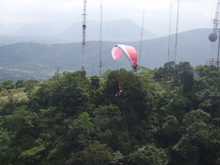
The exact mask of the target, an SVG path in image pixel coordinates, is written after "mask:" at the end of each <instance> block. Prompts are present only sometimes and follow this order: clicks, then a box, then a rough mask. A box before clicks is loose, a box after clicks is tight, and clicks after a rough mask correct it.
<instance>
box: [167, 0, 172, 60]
mask: <svg viewBox="0 0 220 165" xmlns="http://www.w3.org/2000/svg"><path fill="white" fill-rule="evenodd" d="M172 7H173V5H172V1H171V3H170V22H169V38H168V62H169V61H170V34H171V21H172Z"/></svg>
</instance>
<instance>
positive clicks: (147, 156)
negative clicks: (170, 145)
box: [130, 144, 168, 165]
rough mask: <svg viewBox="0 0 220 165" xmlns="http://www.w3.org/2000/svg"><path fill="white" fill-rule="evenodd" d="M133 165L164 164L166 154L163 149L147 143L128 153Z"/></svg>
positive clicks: (166, 159)
mask: <svg viewBox="0 0 220 165" xmlns="http://www.w3.org/2000/svg"><path fill="white" fill-rule="evenodd" d="M130 160H131V163H132V164H134V165H166V164H167V162H168V155H167V153H166V151H165V150H164V149H160V148H156V147H155V146H153V145H150V144H147V145H145V146H143V147H142V148H139V149H138V150H137V151H135V152H134V153H132V154H131V155H130Z"/></svg>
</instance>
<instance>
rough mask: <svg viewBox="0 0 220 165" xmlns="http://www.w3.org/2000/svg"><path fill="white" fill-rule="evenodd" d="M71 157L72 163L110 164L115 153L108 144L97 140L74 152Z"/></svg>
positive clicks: (84, 164)
mask: <svg viewBox="0 0 220 165" xmlns="http://www.w3.org/2000/svg"><path fill="white" fill-rule="evenodd" d="M71 159H72V163H74V164H78V165H108V164H109V162H111V161H112V160H113V155H112V152H111V150H110V149H109V148H107V146H106V144H100V143H99V142H95V143H94V144H90V145H88V147H85V149H84V150H82V151H79V152H76V153H74V154H73V155H72V158H71ZM69 162H70V161H68V163H69Z"/></svg>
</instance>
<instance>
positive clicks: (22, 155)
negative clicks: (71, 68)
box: [0, 61, 220, 165]
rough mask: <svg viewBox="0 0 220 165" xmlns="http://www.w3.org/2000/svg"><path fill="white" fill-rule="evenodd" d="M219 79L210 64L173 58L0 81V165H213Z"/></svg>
mask: <svg viewBox="0 0 220 165" xmlns="http://www.w3.org/2000/svg"><path fill="white" fill-rule="evenodd" d="M219 82H220V71H219V68H217V67H215V66H212V65H199V66H197V67H195V68H193V67H192V66H191V65H190V63H189V62H180V63H179V64H175V63H174V62H173V61H170V62H167V63H165V64H164V65H163V66H162V67H158V68H155V69H148V68H145V67H141V66H139V67H138V69H137V72H133V71H127V70H125V69H123V68H121V69H118V70H107V71H106V72H104V73H103V74H102V75H101V76H87V75H86V72H85V71H75V72H68V71H63V72H60V73H59V72H56V73H55V74H54V75H53V76H52V77H51V78H49V79H48V80H45V81H43V82H39V81H37V80H33V79H31V80H22V79H19V80H18V81H17V82H16V83H13V81H11V80H8V81H5V82H2V83H0V125H1V126H0V162H1V163H0V164H2V165H62V164H63V165H75V164H77V165H218V164H220V106H219V105H220V83H219ZM120 89H123V91H124V93H123V94H122V95H120V96H116V95H115V93H116V92H118V91H119V90H120ZM13 91H19V92H23V93H25V96H24V97H20V98H19V97H17V95H16V94H14V93H13Z"/></svg>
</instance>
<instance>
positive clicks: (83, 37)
mask: <svg viewBox="0 0 220 165" xmlns="http://www.w3.org/2000/svg"><path fill="white" fill-rule="evenodd" d="M82 15H83V23H82V67H81V70H85V45H86V15H87V14H86V0H84V1H83V14H82Z"/></svg>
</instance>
